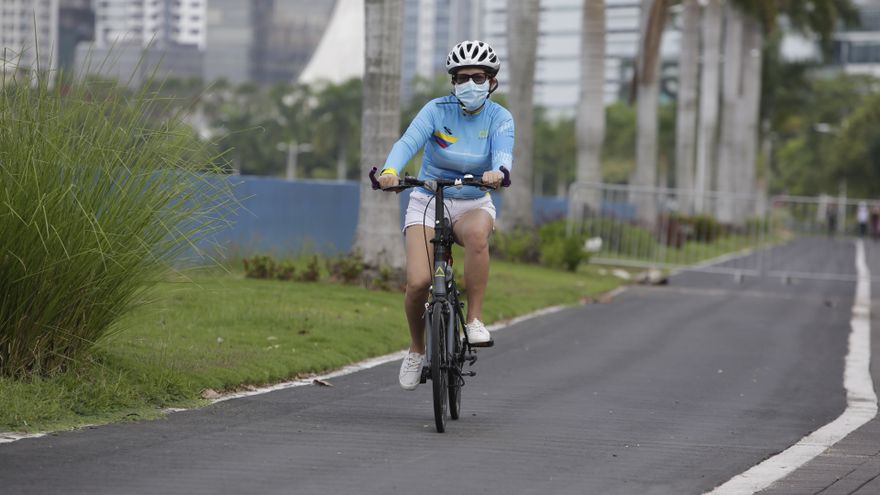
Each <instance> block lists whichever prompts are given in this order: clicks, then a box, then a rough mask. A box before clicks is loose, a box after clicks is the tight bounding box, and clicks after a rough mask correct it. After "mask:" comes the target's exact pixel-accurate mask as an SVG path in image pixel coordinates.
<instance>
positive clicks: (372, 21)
mask: <svg viewBox="0 0 880 495" xmlns="http://www.w3.org/2000/svg"><path fill="white" fill-rule="evenodd" d="M364 6H365V9H366V11H365V14H366V40H365V42H366V43H365V50H364V54H365V67H366V70H365V73H364V103H363V116H362V119H361V121H362V124H363V125H362V126H361V129H362V131H361V171H362V172H363V173H362V177H361V187H360V195H361V196H360V198H361V199H360V203H361V207H360V214H359V216H358V226H357V232H356V234H355V244H354V246H355V250H356V251H357V252H360V254H361V255H362V256H363V257H364V262H365V263H366V264H367V265H369V266H374V267H378V266H383V265H385V266H391V267H395V268H401V267H402V266H403V263H404V259H405V254H404V249H403V241H402V237H401V235H400V198H399V197H398V196H397V195H396V194H389V193H380V192H377V191H373V190H372V187H371V184H370V180H369V178H368V177H367V176H366V173H365V172H366V170H368V169H369V168H370V167H379V168H380V169H381V168H382V165H383V164H384V163H385V159H386V158H387V156H388V152H389V150H390V149H391V147H392V146H393V145H394V142H395V141H396V140H397V138H398V137H399V135H398V132H399V130H400V41H401V29H402V18H403V17H402V15H403V0H365V2H364Z"/></svg>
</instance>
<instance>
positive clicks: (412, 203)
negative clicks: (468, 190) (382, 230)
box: [403, 189, 495, 232]
mask: <svg viewBox="0 0 880 495" xmlns="http://www.w3.org/2000/svg"><path fill="white" fill-rule="evenodd" d="M429 202H430V205H429V204H428V203H429ZM443 203H444V204H445V205H446V216H447V217H449V218H450V219H452V225H455V222H457V221H458V220H459V219H460V218H461V216H462V215H464V214H465V213H467V212H469V211H473V210H483V211H485V212H486V213H488V214H489V215H491V216H492V221H493V222H494V221H495V205H494V204H492V198H491V197H490V196H489V195H488V194H486V195H485V196H482V197H480V198H477V199H445V200H443ZM435 208H437V205H435V204H434V196H431V195H430V194H428V193H426V192H425V191H422V190H419V189H416V190H414V191H413V192H412V193H411V194H410V195H409V205H408V206H407V207H406V217H405V218H404V222H403V231H404V232H406V229H407V227H409V226H411V225H425V226H427V227H430V228H432V229H433V228H434V209H435Z"/></svg>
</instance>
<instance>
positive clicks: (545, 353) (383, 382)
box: [0, 242, 880, 494]
mask: <svg viewBox="0 0 880 495" xmlns="http://www.w3.org/2000/svg"><path fill="white" fill-rule="evenodd" d="M831 247H832V249H831V254H830V255H829V254H826V255H824V256H821V255H816V256H814V255H813V251H814V250H813V249H810V245H806V244H805V245H804V246H802V247H798V246H794V247H793V248H792V250H791V251H790V254H791V256H792V258H791V259H795V258H797V257H798V255H799V254H800V255H801V256H807V257H810V266H811V267H813V268H814V269H827V270H838V271H841V272H843V271H845V272H847V273H850V272H853V266H854V249H853V245H852V243H851V242H841V243H839V244H834V245H832V246H831ZM799 249H801V251H802V252H801V251H799ZM869 251H871V256H873V258H871V259H874V260H876V261H880V259H878V253H877V252H874V251H877V250H875V249H869ZM776 258H777V257H774V259H776ZM778 258H779V259H780V260H784V259H786V258H788V257H787V256H786V257H781V256H780V257H778ZM871 264H872V265H873V263H871ZM878 272H880V267H878ZM489 290H491V281H490V288H489ZM854 290H855V289H854V284H853V283H846V282H829V281H824V282H820V281H794V282H792V283H790V284H786V283H783V282H782V281H781V280H777V279H774V278H764V279H754V278H746V279H744V280H742V281H737V280H735V279H734V277H731V276H721V275H709V274H694V273H686V274H681V275H679V276H676V277H673V279H672V280H671V283H670V285H669V286H666V287H659V288H648V287H635V288H631V289H629V290H627V291H626V292H624V293H623V294H622V295H620V296H619V297H617V298H616V299H615V300H614V301H613V302H612V303H610V304H593V305H588V306H581V307H576V308H570V309H566V310H563V311H560V312H557V313H553V314H550V315H546V316H542V317H540V318H536V319H532V320H527V321H524V322H521V323H519V324H516V325H513V326H511V327H508V328H505V329H504V330H502V331H500V332H498V333H497V334H496V335H495V340H496V346H495V347H494V348H491V349H485V350H481V351H480V353H479V360H478V362H477V363H476V366H475V369H476V371H477V376H476V377H474V378H471V379H469V380H468V383H467V385H466V386H465V387H464V388H463V389H462V398H463V403H462V419H461V420H459V421H450V422H449V424H448V427H447V433H445V434H438V433H436V432H435V430H434V425H433V415H432V409H431V391H430V385H428V386H421V387H419V389H417V390H416V391H415V392H405V391H402V390H400V388H399V387H398V385H397V368H398V366H399V361H398V362H392V363H388V364H385V365H381V366H377V367H375V368H371V369H368V370H364V371H361V372H358V373H354V374H351V375H347V376H341V377H337V378H335V379H333V380H332V384H333V385H334V386H333V387H320V386H308V387H300V388H293V389H287V390H280V391H276V392H272V393H268V394H265V395H258V396H253V397H247V398H242V399H236V400H231V401H226V402H220V403H217V404H214V405H212V406H210V407H207V408H204V409H200V410H195V411H185V412H180V413H175V414H172V415H170V416H168V417H167V418H166V419H163V420H159V421H151V422H142V423H136V424H120V425H109V426H104V427H97V428H92V429H85V430H81V431H75V432H64V433H60V434H57V435H52V436H48V437H43V438H36V439H26V440H21V441H17V442H14V443H9V444H3V445H0V493H3V494H17V493H89V494H104V493H106V494H116V493H127V494H137V493H192V494H198V493H212V494H213V493H279V494H280V493H298V494H299V493H304V494H309V493H321V494H328V493H334V494H343V493H358V494H372V493H376V494H379V493H404V492H405V493H411V492H416V491H418V492H421V493H440V492H449V491H467V492H475V493H499V494H500V493H504V494H507V493H518V494H520V493H524V494H529V493H535V494H537V493H541V494H544V493H562V494H568V493H570V494H584V493H621V494H631V493H643V494H666V493H670V494H684V493H703V492H706V491H708V490H711V489H712V488H713V487H715V486H717V485H719V484H721V483H723V482H725V481H726V480H728V479H730V478H731V477H733V476H735V475H737V474H738V473H741V472H743V471H745V470H747V469H749V467H751V466H753V465H755V464H756V463H758V462H760V461H761V460H763V459H765V458H767V457H770V456H772V455H773V454H775V453H777V452H780V451H782V450H784V449H786V448H787V447H789V446H790V445H793V444H794V443H796V442H797V441H798V440H799V439H801V438H802V437H804V436H805V435H807V434H808V433H810V432H812V431H814V430H816V429H817V428H819V427H821V426H822V425H825V424H827V423H829V422H830V421H832V420H834V419H835V418H836V417H837V416H838V415H840V413H841V412H842V411H843V410H844V408H845V407H846V394H845V391H844V390H843V386H842V376H843V366H844V356H845V355H846V351H847V336H848V334H849V320H850V317H851V307H852V301H853V297H854ZM875 293H876V292H875ZM875 314H876V313H875ZM401 331H405V329H401Z"/></svg>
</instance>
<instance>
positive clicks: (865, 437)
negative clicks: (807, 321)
mask: <svg viewBox="0 0 880 495" xmlns="http://www.w3.org/2000/svg"><path fill="white" fill-rule="evenodd" d="M865 246H866V258H867V260H866V261H867V263H868V266H869V267H870V268H871V270H872V275H873V276H874V277H875V278H876V277H877V276H878V275H880V244H878V243H876V242H872V241H868V240H866V241H865ZM871 293H872V294H880V284H878V283H874V284H872V288H871ZM871 329H872V335H871V356H872V360H871V378H872V380H873V383H874V389H875V390H878V391H880V362H878V359H877V358H876V356H880V330H878V329H880V304H878V298H877V297H876V296H874V297H873V301H872V304H871ZM760 493H762V494H772V495H783V494H792V495H795V494H796V495H800V494H818V493H822V494H826V495H841V494H859V495H876V494H878V493H880V419H878V418H877V417H875V418H874V419H873V420H871V421H869V422H868V423H866V424H865V425H864V426H862V427H860V428H859V429H857V430H856V431H854V432H853V433H852V434H850V435H848V436H847V437H846V438H844V439H843V440H841V441H840V442H839V443H837V444H835V445H834V446H832V447H831V448H829V449H827V450H826V451H825V452H823V453H822V454H821V455H820V456H818V457H816V458H815V459H814V460H812V461H810V462H809V463H807V464H805V465H804V466H802V467H801V468H800V469H798V470H796V471H794V472H793V473H792V474H791V475H789V476H787V477H785V478H784V479H782V480H779V481H778V482H776V483H774V484H773V485H771V486H770V487H769V488H767V489H766V490H764V491H762V492H760Z"/></svg>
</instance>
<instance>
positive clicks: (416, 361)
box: [398, 352, 425, 390]
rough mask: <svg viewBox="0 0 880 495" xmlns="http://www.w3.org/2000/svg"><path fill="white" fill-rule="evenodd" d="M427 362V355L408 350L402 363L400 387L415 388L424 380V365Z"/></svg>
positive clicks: (405, 388) (399, 377)
mask: <svg viewBox="0 0 880 495" xmlns="http://www.w3.org/2000/svg"><path fill="white" fill-rule="evenodd" d="M424 363H425V355H424V354H418V353H415V352H407V353H406V357H405V358H403V362H402V363H400V375H399V376H398V379H399V380H400V388H402V389H404V390H415V389H416V387H418V386H419V382H421V381H422V366H423V365H424Z"/></svg>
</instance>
